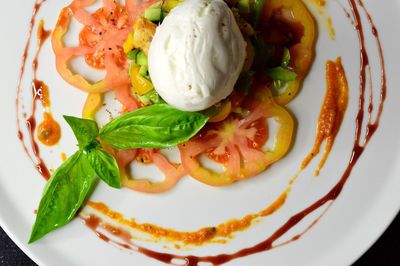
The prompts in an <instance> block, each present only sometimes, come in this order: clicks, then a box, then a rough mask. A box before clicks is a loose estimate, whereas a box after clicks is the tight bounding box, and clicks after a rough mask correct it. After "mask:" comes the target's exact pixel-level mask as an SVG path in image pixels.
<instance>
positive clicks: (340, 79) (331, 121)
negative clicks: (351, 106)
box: [301, 58, 349, 175]
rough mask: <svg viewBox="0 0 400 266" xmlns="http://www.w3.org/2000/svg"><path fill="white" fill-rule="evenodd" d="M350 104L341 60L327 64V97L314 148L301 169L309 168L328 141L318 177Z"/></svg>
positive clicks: (319, 166) (317, 170) (319, 120)
mask: <svg viewBox="0 0 400 266" xmlns="http://www.w3.org/2000/svg"><path fill="white" fill-rule="evenodd" d="M348 102H349V86H348V83H347V79H346V74H345V72H344V69H343V66H342V62H341V59H340V58H338V59H336V61H335V62H333V61H328V62H327V63H326V95H325V99H324V103H323V104H322V108H321V112H320V114H319V118H318V126H317V135H316V137H315V142H314V147H313V149H312V151H311V152H310V153H309V154H308V156H307V157H306V158H305V159H304V161H303V163H302V165H301V169H304V168H306V167H307V165H308V164H309V163H310V162H311V160H312V159H313V158H314V157H315V156H316V155H317V154H318V153H319V151H320V148H321V145H322V143H323V142H324V141H326V146H325V151H324V154H323V156H322V159H321V160H320V162H319V165H318V167H317V169H316V170H315V175H318V174H319V172H320V170H321V169H322V167H323V166H324V164H325V162H326V160H327V159H328V156H329V153H330V151H331V149H332V146H333V143H334V142H335V139H336V136H337V134H338V132H339V129H340V126H341V125H342V122H343V118H344V115H345V112H346V109H347V105H348Z"/></svg>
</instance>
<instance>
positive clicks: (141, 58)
mask: <svg viewBox="0 0 400 266" xmlns="http://www.w3.org/2000/svg"><path fill="white" fill-rule="evenodd" d="M136 64H139V65H141V66H144V67H147V66H148V59H147V56H146V55H145V53H144V52H143V51H140V52H139V53H138V54H137V56H136Z"/></svg>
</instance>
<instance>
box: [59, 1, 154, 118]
mask: <svg viewBox="0 0 400 266" xmlns="http://www.w3.org/2000/svg"><path fill="white" fill-rule="evenodd" d="M125 2H126V4H125V6H123V5H121V4H120V3H119V2H118V1H114V0H104V1H103V7H102V8H100V9H98V10H97V11H96V12H95V13H93V14H90V13H89V12H88V11H87V10H86V9H85V8H87V7H89V6H91V5H93V4H94V3H96V0H74V1H73V2H72V3H71V4H70V5H69V6H67V7H65V8H64V9H63V10H62V11H61V13H60V15H59V18H58V22H57V25H56V27H55V28H54V31H53V35H52V45H53V50H54V53H55V55H56V66H57V70H58V72H59V73H60V75H61V76H62V78H63V79H64V80H65V81H67V82H68V83H70V84H71V85H72V86H74V87H76V88H78V89H81V90H83V91H86V92H89V93H103V92H106V91H109V90H113V89H115V90H116V97H117V99H118V100H119V101H120V102H121V103H122V104H123V105H124V107H125V109H126V110H127V111H132V110H135V109H137V108H138V107H139V103H138V101H137V100H136V99H135V98H134V97H133V96H132V95H131V94H130V92H129V86H130V81H129V75H128V65H127V63H126V57H125V55H124V53H123V49H122V46H123V42H124V40H125V39H126V38H127V35H128V34H129V32H130V31H131V30H132V26H133V22H134V20H135V19H136V17H137V16H138V15H139V14H141V13H143V11H144V9H145V8H147V7H148V6H149V5H151V4H153V3H155V2H156V1H155V0H149V1H141V2H140V3H139V2H138V1H136V0H126V1H125ZM72 18H75V19H76V20H77V21H78V22H80V23H81V24H83V25H84V27H83V29H82V31H81V33H80V36H79V46H77V47H66V46H65V44H64V40H63V39H64V36H65V34H66V33H67V32H68V30H69V26H70V23H71V19H72ZM79 56H83V57H84V58H85V60H86V62H87V63H88V65H90V66H92V67H95V68H97V69H105V70H106V73H107V74H106V76H105V77H104V79H102V80H99V81H97V82H94V83H92V82H90V81H88V80H87V79H85V78H84V77H83V76H81V75H80V74H79V73H74V71H72V69H71V68H70V61H71V60H72V59H73V58H75V57H79Z"/></svg>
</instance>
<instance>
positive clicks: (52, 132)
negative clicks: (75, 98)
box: [37, 112, 61, 146]
mask: <svg viewBox="0 0 400 266" xmlns="http://www.w3.org/2000/svg"><path fill="white" fill-rule="evenodd" d="M37 138H38V140H39V141H40V142H41V143H43V144H44V145H46V146H53V145H55V144H57V143H58V141H59V140H60V138H61V128H60V125H59V124H58V123H57V122H56V121H55V120H54V118H53V116H52V115H51V113H48V112H45V113H44V120H43V122H41V123H40V124H39V126H38V129H37Z"/></svg>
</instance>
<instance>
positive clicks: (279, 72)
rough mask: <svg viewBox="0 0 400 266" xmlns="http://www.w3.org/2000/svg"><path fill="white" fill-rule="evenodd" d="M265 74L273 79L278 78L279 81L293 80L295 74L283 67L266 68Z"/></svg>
mask: <svg viewBox="0 0 400 266" xmlns="http://www.w3.org/2000/svg"><path fill="white" fill-rule="evenodd" d="M267 74H268V76H269V77H270V78H272V79H273V80H280V81H292V80H295V79H296V77H297V74H296V73H295V72H293V71H290V70H288V69H285V68H283V67H274V68H269V69H267Z"/></svg>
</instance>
